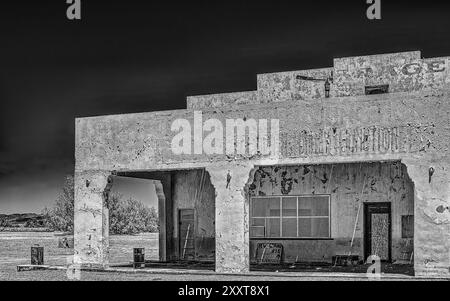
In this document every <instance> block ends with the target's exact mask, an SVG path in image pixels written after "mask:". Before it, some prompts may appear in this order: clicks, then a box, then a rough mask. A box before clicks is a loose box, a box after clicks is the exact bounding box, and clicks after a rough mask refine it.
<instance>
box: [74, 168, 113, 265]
mask: <svg viewBox="0 0 450 301" xmlns="http://www.w3.org/2000/svg"><path fill="white" fill-rule="evenodd" d="M111 185H112V178H111V177H110V173H108V172H103V171H87V172H75V208H74V213H75V216H74V240H75V246H74V248H75V249H74V263H76V264H81V265H82V266H83V267H92V268H105V267H107V266H108V264H109V212H108V208H107V200H108V195H109V190H110V189H111Z"/></svg>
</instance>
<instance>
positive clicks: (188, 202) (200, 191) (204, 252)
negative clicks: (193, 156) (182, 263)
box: [173, 170, 216, 261]
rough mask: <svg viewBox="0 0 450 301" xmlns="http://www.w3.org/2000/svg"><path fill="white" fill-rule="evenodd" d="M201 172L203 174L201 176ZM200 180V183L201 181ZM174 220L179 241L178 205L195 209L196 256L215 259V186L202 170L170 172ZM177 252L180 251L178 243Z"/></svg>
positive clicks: (199, 258)
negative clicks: (171, 176) (171, 175)
mask: <svg viewBox="0 0 450 301" xmlns="http://www.w3.org/2000/svg"><path fill="white" fill-rule="evenodd" d="M202 173H203V176H202ZM201 182H203V184H202V183H201ZM173 202H174V204H173V207H174V213H173V221H174V241H175V242H178V241H179V237H178V234H179V230H178V225H179V220H178V218H179V216H178V210H179V209H194V210H195V227H194V233H193V234H194V240H195V260H198V261H214V259H215V250H216V248H215V234H216V232H215V223H214V221H215V190H214V187H213V185H212V184H211V180H210V177H209V174H208V173H207V172H206V171H204V172H202V170H186V171H176V172H174V173H173ZM174 245H175V246H176V248H177V251H176V252H175V253H176V254H180V253H179V250H178V243H175V244H174Z"/></svg>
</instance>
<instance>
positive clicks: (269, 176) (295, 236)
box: [75, 51, 450, 277]
mask: <svg viewBox="0 0 450 301" xmlns="http://www.w3.org/2000/svg"><path fill="white" fill-rule="evenodd" d="M199 112H201V114H200V113H199ZM196 114H197V116H201V118H202V120H203V121H206V120H213V121H214V122H212V123H209V125H208V123H203V122H200V123H199V122H198V121H196V120H194V119H195V118H194V116H195V115H196ZM177 120H184V121H186V122H188V123H189V124H191V125H192V133H193V135H188V136H187V137H189V138H188V139H192V145H194V150H192V146H191V144H190V143H191V141H189V146H187V148H186V149H185V150H186V151H184V152H183V151H181V152H180V151H179V150H177V151H174V148H173V144H174V141H173V139H174V137H175V136H176V135H178V134H179V129H180V127H178V126H175V127H174V126H173V125H174V123H176V122H177ZM226 120H241V121H242V122H243V123H241V124H243V125H244V126H246V128H247V130H248V131H245V129H244V131H243V132H241V134H243V137H237V136H238V135H239V131H238V133H237V134H236V136H235V132H234V128H233V129H232V133H233V134H232V138H236V139H237V140H236V141H231V144H230V143H229V142H230V141H228V140H227V139H229V137H228V138H225V134H224V132H223V129H221V131H222V132H219V133H222V137H218V136H217V135H216V136H215V137H216V138H223V141H225V140H226V141H227V151H226V152H225V151H221V150H222V149H223V144H224V142H223V141H219V140H220V139H216V141H215V143H214V146H216V147H217V148H215V150H214V151H212V152H211V151H206V149H205V150H203V149H202V148H201V147H200V149H198V147H196V146H195V145H196V143H197V144H198V143H200V146H202V143H206V141H207V139H206V138H207V136H208V133H210V132H211V131H212V128H213V127H211V124H215V125H216V128H215V129H216V130H217V127H218V125H220V124H222V125H225V124H227V122H226ZM250 120H259V122H260V123H259V124H260V125H261V121H269V120H272V121H273V120H276V121H277V122H275V123H272V124H271V126H270V130H269V128H268V127H267V124H266V126H265V128H264V129H263V130H262V131H261V129H260V131H258V133H257V137H256V140H257V143H258V146H259V144H262V143H266V144H270V147H271V152H261V151H259V150H258V151H256V152H255V151H253V152H251V151H249V152H247V153H245V152H244V153H242V152H241V153H238V152H237V151H236V149H234V147H235V146H238V147H239V142H242V141H244V144H242V145H244V148H245V149H246V150H247V147H248V148H250V146H251V142H252V141H251V140H252V137H249V136H250V134H249V133H250V128H251V127H252V123H251V122H249V121H250ZM182 124H184V123H182ZM254 124H255V123H253V125H254ZM268 124H270V122H268ZM227 125H228V124H227ZM235 125H236V124H235ZM190 130H191V128H190V127H189V131H190ZM227 130H228V128H227ZM196 131H197V134H195V132H196ZM199 133H200V134H199ZM189 134H190V133H189ZM264 134H267V135H266V136H265V137H263V136H264ZM199 136H200V137H199ZM219 136H220V135H219ZM253 138H255V137H253ZM239 139H241V141H239ZM184 142H186V141H184ZM209 142H210V141H209ZM230 146H231V147H232V151H230V149H229V148H228V147H230ZM75 147H76V149H75V157H76V165H75V260H76V262H77V263H80V264H82V265H87V266H92V267H98V268H105V267H108V265H109V233H108V227H109V223H108V218H109V217H108V191H109V190H110V189H111V187H112V185H114V182H113V181H112V178H113V177H112V176H115V175H119V176H125V177H134V178H144V179H151V180H154V183H155V185H156V191H157V194H158V211H159V219H160V233H159V259H160V261H163V262H168V261H177V260H180V261H182V260H189V261H210V262H214V264H215V270H216V271H217V272H221V273H246V272H249V270H250V267H251V263H253V262H257V261H258V260H259V259H260V258H261V257H263V255H264V254H261V250H259V249H258V248H259V247H258V246H259V245H261V244H263V245H264V244H274V245H281V246H282V254H281V257H282V258H281V260H282V261H283V262H287V263H293V262H332V260H333V258H336V256H340V255H347V254H351V255H352V256H356V257H357V258H359V260H363V261H364V260H366V259H367V258H368V257H369V256H371V255H377V256H378V257H379V258H380V259H381V260H384V261H388V262H400V261H405V260H406V261H407V262H413V263H414V272H415V275H439V276H444V277H450V209H449V208H450V57H442V58H432V59H424V58H422V56H421V53H420V52H419V51H414V52H404V53H395V54H383V55H373V56H361V57H348V58H338V59H334V66H333V67H331V68H324V69H315V70H306V71H293V72H281V73H272V74H260V75H258V76H257V89H256V91H250V92H238V93H227V94H217V95H206V96H192V97H188V98H187V109H185V110H173V111H163V112H151V113H139V114H126V115H115V116H100V117H87V118H78V119H76V146H75ZM233 151H236V152H235V153H234V152H233Z"/></svg>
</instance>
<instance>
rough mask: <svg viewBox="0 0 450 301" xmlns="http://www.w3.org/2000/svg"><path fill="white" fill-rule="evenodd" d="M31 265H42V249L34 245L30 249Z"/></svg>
mask: <svg viewBox="0 0 450 301" xmlns="http://www.w3.org/2000/svg"><path fill="white" fill-rule="evenodd" d="M31 264H32V265H43V264H44V247H41V246H39V245H35V246H32V247H31Z"/></svg>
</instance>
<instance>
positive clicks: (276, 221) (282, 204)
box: [250, 195, 331, 239]
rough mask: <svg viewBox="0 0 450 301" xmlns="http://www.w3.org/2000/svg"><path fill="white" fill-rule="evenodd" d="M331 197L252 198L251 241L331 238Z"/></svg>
mask: <svg viewBox="0 0 450 301" xmlns="http://www.w3.org/2000/svg"><path fill="white" fill-rule="evenodd" d="M330 226H331V223H330V195H298V196H265V197H252V198H251V199H250V238H309V239H310V238H318V239H319V238H330V237H331V229H330Z"/></svg>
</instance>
